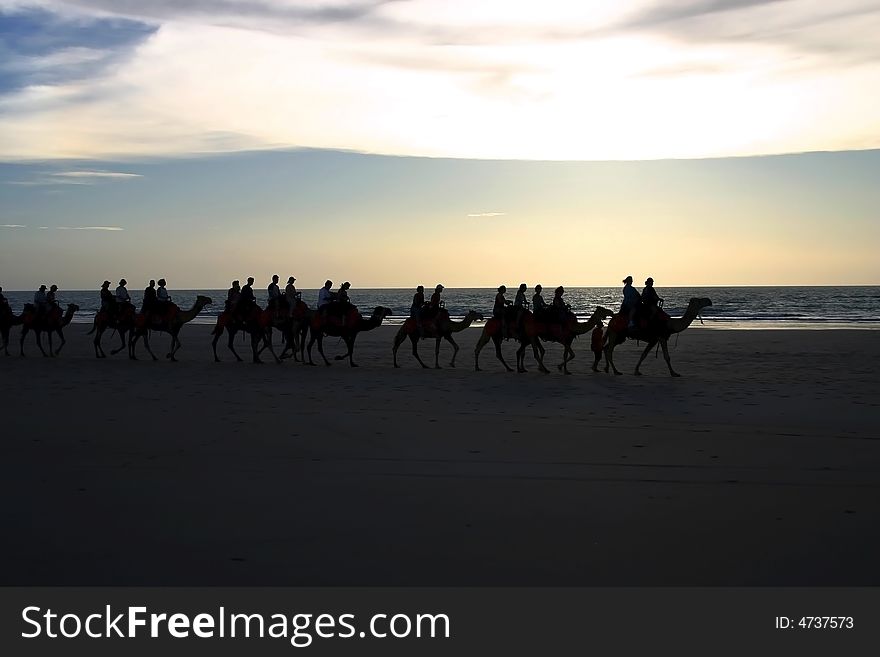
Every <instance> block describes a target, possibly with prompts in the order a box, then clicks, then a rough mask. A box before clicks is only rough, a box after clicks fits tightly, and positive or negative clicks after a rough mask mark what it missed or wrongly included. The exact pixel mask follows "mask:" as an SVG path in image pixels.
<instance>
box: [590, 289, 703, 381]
mask: <svg viewBox="0 0 880 657" xmlns="http://www.w3.org/2000/svg"><path fill="white" fill-rule="evenodd" d="M711 305H712V301H711V299H706V298H702V299H698V298H696V297H694V298H692V299H691V300H690V302H689V303H688V306H687V310H685V312H684V315H683V316H682V317H668V318H665V319H660V320H658V321H656V322H653V323H651V324H649V325H648V326H647V327H646V328H635V329H631V328H626V323H625V322H626V317H623V316H622V315H615V317H614V319H612V320H611V323H610V324H609V326H608V332H607V334H606V335H605V371H606V372H607V371H608V367H609V366H611V369H612V370H613V371H614V373H615V374H620V372H619V371H618V370H617V368H616V367H615V366H614V347H616V346H617V345H618V344H621V343H622V342H623V341H624V340H626V339H627V338H629V339H631V340H642V341H644V342H646V343H647V345H646V346H645V350H644V351H643V352H642V355H641V357H640V358H639V362H638V363H636V369H635V374H636V375H637V376H640V375H641V372H640V371H639V366H640V365H641V364H642V361H643V360H645V358H646V357H647V355H648V353H649V352H650V351H651V349H653V348H654V346H655V345H656V344H657V343H658V342H659V343H660V347H661V349H663V358H664V359H665V360H666V365H667V367H669V373H670V374H671V375H672V376H681V374H679V373H678V372H676V371H675V370H673V369H672V363H671V362H670V360H669V347H668V345H667V342H668V341H669V337H670V336H671V335H673V334H676V333H681V332H682V331H684V330H685V329H686V328H687V327H688V326H690V325H691V322H693V321H694V319H696V318H697V317H698V316H699V315H700V311H701V310H702V309H703V308H706V307H707V306H711ZM664 314H665V313H664ZM621 325H622V326H621Z"/></svg>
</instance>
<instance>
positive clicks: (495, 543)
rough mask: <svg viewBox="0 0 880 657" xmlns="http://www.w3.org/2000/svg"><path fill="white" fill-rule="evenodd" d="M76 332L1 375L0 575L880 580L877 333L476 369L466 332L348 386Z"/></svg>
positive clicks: (364, 364) (692, 337) (204, 348)
mask: <svg viewBox="0 0 880 657" xmlns="http://www.w3.org/2000/svg"><path fill="white" fill-rule="evenodd" d="M87 328H88V327H87V326H83V325H74V326H71V327H69V330H68V331H67V337H68V344H67V346H66V347H65V350H64V352H63V353H62V356H61V357H60V358H57V359H44V358H42V357H40V356H39V355H38V352H37V350H36V347H35V345H34V344H33V342H32V341H29V343H28V353H29V357H28V358H26V359H19V358H18V357H17V356H13V357H9V358H2V357H0V409H2V416H3V425H2V426H3V432H2V435H3V438H2V441H3V448H4V449H3V453H4V456H3V459H2V461H0V474H2V476H0V492H2V495H3V500H4V503H3V504H2V506H0V522H2V526H3V529H4V531H3V540H2V544H0V553H2V571H0V583H2V584H144V585H150V584H152V585H168V584H178V585H184V584H218V585H219V584H252V585H273V584H278V585H281V584H286V585H305V584H315V585H325V584H334V585H346V584H389V585H418V584H442V585H455V584H473V585H476V584H494V585H514V584H525V585H623V584H626V585H659V584H671V585H717V584H722V585H743V584H748V585H771V584H774V585H775V584H780V585H782V584H784V585H831V584H833V585H878V584H880V563H878V561H877V559H876V555H877V554H878V553H880V394H878V393H880V377H878V375H877V372H876V369H875V367H876V363H878V362H880V333H878V332H871V331H715V330H705V329H702V330H701V329H692V330H689V331H687V332H686V333H684V334H683V335H682V336H681V339H680V342H679V345H678V347H677V348H676V349H674V350H673V351H672V358H673V363H674V364H675V366H676V369H678V371H680V372H681V373H682V374H683V377H682V378H680V379H672V378H670V377H669V376H668V374H667V372H666V368H665V365H664V363H663V361H662V358H661V359H659V360H655V359H654V356H653V354H652V355H651V356H650V357H649V359H648V360H647V361H646V363H645V365H644V366H643V371H644V374H645V376H643V377H640V378H637V377H634V376H632V375H631V372H632V368H633V365H634V364H635V361H636V359H637V355H638V350H637V348H636V346H635V345H632V346H630V345H625V346H624V347H621V348H619V350H618V353H617V357H616V363H617V365H618V367H619V368H620V369H621V370H622V371H623V372H625V375H624V376H620V377H615V376H612V375H606V374H593V373H592V372H590V371H589V363H590V360H591V353H590V352H589V341H588V340H580V341H578V342H576V344H575V349H576V351H577V352H578V357H577V359H576V360H575V361H574V363H573V365H572V370H573V372H575V374H574V375H573V376H569V377H565V376H563V375H561V374H559V373H558V372H557V371H556V369H555V367H554V368H552V369H553V373H552V374H550V375H541V374H539V373H537V372H536V371H535V368H534V364H533V361H532V359H531V356H530V355H529V356H528V358H527V365H528V366H530V370H531V371H530V372H529V373H528V374H522V375H518V374H508V373H505V372H504V371H503V369H502V367H501V365H500V364H499V363H498V362H497V361H496V360H495V357H494V354H493V350H492V347H491V345H490V346H489V347H487V348H486V350H484V352H483V354H482V356H481V366H482V367H483V369H484V371H483V372H474V371H473V357H472V351H473V344H474V342H475V341H476V339H477V337H478V335H479V331H478V330H473V329H471V330H468V331H465V332H464V333H462V334H459V337H460V340H459V342H460V344H461V345H462V350H461V352H460V354H459V358H458V367H457V368H456V369H449V368H448V367H444V369H442V370H433V369H430V370H422V369H421V368H420V367H419V366H418V365H417V363H416V362H415V361H414V360H413V358H412V356H411V355H410V353H409V348H408V343H407V344H406V345H404V346H403V347H402V348H401V352H400V356H399V357H400V362H401V365H402V367H401V369H398V370H395V369H393V368H392V367H391V353H390V345H391V340H392V336H393V334H394V332H395V330H396V329H395V328H390V327H383V328H380V329H378V330H376V331H373V332H371V333H368V334H364V335H362V336H361V337H360V338H359V339H358V348H357V352H356V360H357V361H358V362H359V363H360V365H361V367H360V368H357V369H352V368H350V367H348V365H347V364H346V363H342V362H337V363H334V365H333V366H332V367H324V366H323V365H321V366H318V367H305V366H302V365H300V364H297V363H293V362H286V363H285V364H284V365H282V366H276V365H273V364H265V365H262V366H259V367H258V366H254V365H252V364H250V363H236V362H233V359H232V358H231V355H230V354H229V353H228V352H227V351H226V350H225V347H224V348H222V349H221V352H220V353H221V357H222V358H223V359H224V362H223V363H219V364H215V363H214V362H212V357H211V350H210V339H209V337H208V331H209V328H208V327H202V326H189V327H186V328H185V329H184V331H183V332H182V334H181V339H182V342H183V349H182V350H181V351H180V353H179V358H180V362H178V363H170V362H167V361H164V360H162V361H159V362H155V363H154V362H152V361H148V360H141V361H140V362H136V363H133V362H129V361H128V360H127V359H126V358H125V357H124V354H120V355H118V356H115V357H110V358H107V359H106V360H101V361H99V360H96V359H95V358H94V357H93V352H92V347H91V340H90V338H88V337H86V336H85V331H86V330H87ZM17 335H18V333H17V330H15V331H13V342H14V347H13V349H12V351H13V352H14V353H17ZM105 344H110V342H109V340H108V341H107V342H106V343H105ZM154 344H155V345H156V347H157V348H156V353H157V354H161V353H164V349H165V348H166V346H167V344H168V339H167V337H166V336H160V337H156V338H155V339H154ZM236 344H237V345H241V348H240V352H241V353H242V355H243V356H244V355H245V354H246V353H247V351H248V349H247V347H246V346H245V344H244V343H242V342H241V341H239V342H237V343H236ZM159 347H161V348H159ZM108 351H109V350H108ZM327 351H328V354H335V353H340V352H341V351H342V345H341V344H338V343H337V341H336V340H335V339H329V340H328V341H327ZM513 351H514V345H513V343H508V344H506V345H505V354H506V356H507V357H508V360H509V362H510V363H511V364H513ZM421 353H422V355H423V359H425V361H426V362H429V363H432V362H433V343H429V342H423V343H422V345H421ZM449 354H450V349H449V347H448V346H445V345H444V346H443V348H442V352H441V356H442V359H441V364H443V365H444V366H446V365H447V362H448V359H449ZM560 355H561V350H560V349H559V348H558V347H550V348H549V350H548V358H547V361H548V363H550V362H552V363H556V362H558V361H559V359H560ZM141 356H142V358H143V357H145V356H146V354H145V353H144V352H143V351H142V352H141Z"/></svg>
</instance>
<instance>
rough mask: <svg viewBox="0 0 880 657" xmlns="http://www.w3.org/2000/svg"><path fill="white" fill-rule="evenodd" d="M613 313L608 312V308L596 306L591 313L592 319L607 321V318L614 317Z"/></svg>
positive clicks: (611, 311)
mask: <svg viewBox="0 0 880 657" xmlns="http://www.w3.org/2000/svg"><path fill="white" fill-rule="evenodd" d="M614 314H615V313H614V311H613V310H608V308H603V307H602V306H596V310H594V311H593V317H595V318H596V319H608V318H609V317H614Z"/></svg>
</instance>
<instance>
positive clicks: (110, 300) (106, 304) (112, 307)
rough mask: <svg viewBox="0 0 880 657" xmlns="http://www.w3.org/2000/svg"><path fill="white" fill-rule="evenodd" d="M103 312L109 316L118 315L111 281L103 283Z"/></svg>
mask: <svg viewBox="0 0 880 657" xmlns="http://www.w3.org/2000/svg"><path fill="white" fill-rule="evenodd" d="M100 294H101V312H103V313H107V314H109V315H115V314H116V299H115V298H114V297H113V293H112V292H111V291H110V281H104V282H103V283H101V292H100Z"/></svg>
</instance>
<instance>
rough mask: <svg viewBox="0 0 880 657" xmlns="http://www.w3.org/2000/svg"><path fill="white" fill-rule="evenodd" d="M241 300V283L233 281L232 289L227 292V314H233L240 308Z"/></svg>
mask: <svg viewBox="0 0 880 657" xmlns="http://www.w3.org/2000/svg"><path fill="white" fill-rule="evenodd" d="M239 299H241V283H240V282H239V281H238V280H234V281H232V287H230V288H229V289H228V290H227V291H226V308H225V310H226V312H228V313H230V314H232V313H234V312H235V309H236V308H237V307H238V301H239Z"/></svg>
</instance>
